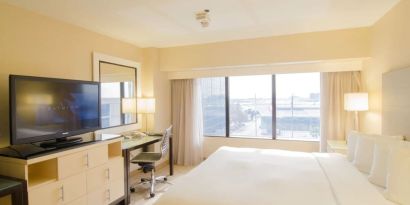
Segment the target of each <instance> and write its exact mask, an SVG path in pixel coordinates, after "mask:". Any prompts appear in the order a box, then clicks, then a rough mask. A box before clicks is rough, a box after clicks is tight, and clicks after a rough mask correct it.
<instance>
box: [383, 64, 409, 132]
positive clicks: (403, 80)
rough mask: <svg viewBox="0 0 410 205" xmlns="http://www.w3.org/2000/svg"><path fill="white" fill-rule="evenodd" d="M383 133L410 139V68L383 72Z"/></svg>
mask: <svg viewBox="0 0 410 205" xmlns="http://www.w3.org/2000/svg"><path fill="white" fill-rule="evenodd" d="M382 84H383V86H382V87H383V88H382V133H383V134H388V135H405V136H406V138H407V140H410V68H407V69H401V70H396V71H392V72H388V73H385V74H383V81H382Z"/></svg>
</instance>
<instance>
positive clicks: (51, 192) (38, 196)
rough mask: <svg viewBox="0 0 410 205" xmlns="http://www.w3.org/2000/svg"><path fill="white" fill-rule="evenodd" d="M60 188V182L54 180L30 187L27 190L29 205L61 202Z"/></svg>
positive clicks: (51, 204)
mask: <svg viewBox="0 0 410 205" xmlns="http://www.w3.org/2000/svg"><path fill="white" fill-rule="evenodd" d="M62 197H63V194H62V189H61V183H60V182H54V183H50V184H46V185H43V186H41V187H38V188H35V189H32V190H30V191H29V192H28V201H29V204H30V205H56V204H62V202H63V201H62Z"/></svg>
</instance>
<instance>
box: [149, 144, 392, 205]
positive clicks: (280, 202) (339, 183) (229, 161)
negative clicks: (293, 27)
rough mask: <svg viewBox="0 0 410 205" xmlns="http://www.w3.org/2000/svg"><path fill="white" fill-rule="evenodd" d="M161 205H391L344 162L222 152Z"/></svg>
mask: <svg viewBox="0 0 410 205" xmlns="http://www.w3.org/2000/svg"><path fill="white" fill-rule="evenodd" d="M156 204H157V205H188V204H189V205H222V204H223V205H253V204H255V205H259V204H260V205H264V204H275V205H307V204H312V205H367V204H368V205H392V204H393V203H392V202H389V201H387V200H386V199H385V198H384V197H383V195H382V194H381V192H380V191H378V190H377V189H376V188H375V187H374V186H373V185H372V184H370V183H369V182H368V181H367V179H366V178H365V177H364V176H363V175H362V173H360V172H359V171H357V170H356V169H355V168H354V167H353V166H352V165H351V164H350V163H349V162H348V161H347V160H346V158H345V157H344V156H342V155H339V154H327V153H326V154H325V153H302V152H291V151H282V150H270V149H251V148H231V147H222V148H220V149H219V150H218V151H216V152H215V153H214V154H212V155H211V156H210V157H209V158H208V159H207V160H206V161H205V162H203V163H202V164H200V165H199V166H198V167H196V168H195V169H193V170H192V171H191V172H189V173H188V174H187V175H185V176H183V177H181V178H179V179H178V180H176V181H175V182H174V185H172V186H171V187H170V188H169V190H168V191H167V192H166V193H164V194H163V195H162V196H161V197H160V198H159V199H158V201H157V202H156Z"/></svg>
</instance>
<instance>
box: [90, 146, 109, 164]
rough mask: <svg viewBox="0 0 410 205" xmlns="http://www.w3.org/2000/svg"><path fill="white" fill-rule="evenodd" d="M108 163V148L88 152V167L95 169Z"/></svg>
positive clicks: (93, 149) (96, 148) (98, 148)
mask: <svg viewBox="0 0 410 205" xmlns="http://www.w3.org/2000/svg"><path fill="white" fill-rule="evenodd" d="M107 161H108V146H107V145H103V146H98V147H95V148H92V149H90V150H88V163H89V164H88V167H89V168H93V167H96V166H99V165H102V164H105V163H106V162H107Z"/></svg>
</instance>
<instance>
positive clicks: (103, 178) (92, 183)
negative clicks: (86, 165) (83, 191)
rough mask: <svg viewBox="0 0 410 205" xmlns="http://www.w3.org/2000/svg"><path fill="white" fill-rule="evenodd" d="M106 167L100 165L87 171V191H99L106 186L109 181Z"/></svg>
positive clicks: (108, 172)
mask: <svg viewBox="0 0 410 205" xmlns="http://www.w3.org/2000/svg"><path fill="white" fill-rule="evenodd" d="M109 174H110V171H109V168H108V165H107V164H105V165H100V166H98V167H94V168H92V169H90V170H88V171H87V191H88V192H91V191H92V190H96V189H99V188H101V187H106V186H108V181H109Z"/></svg>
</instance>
